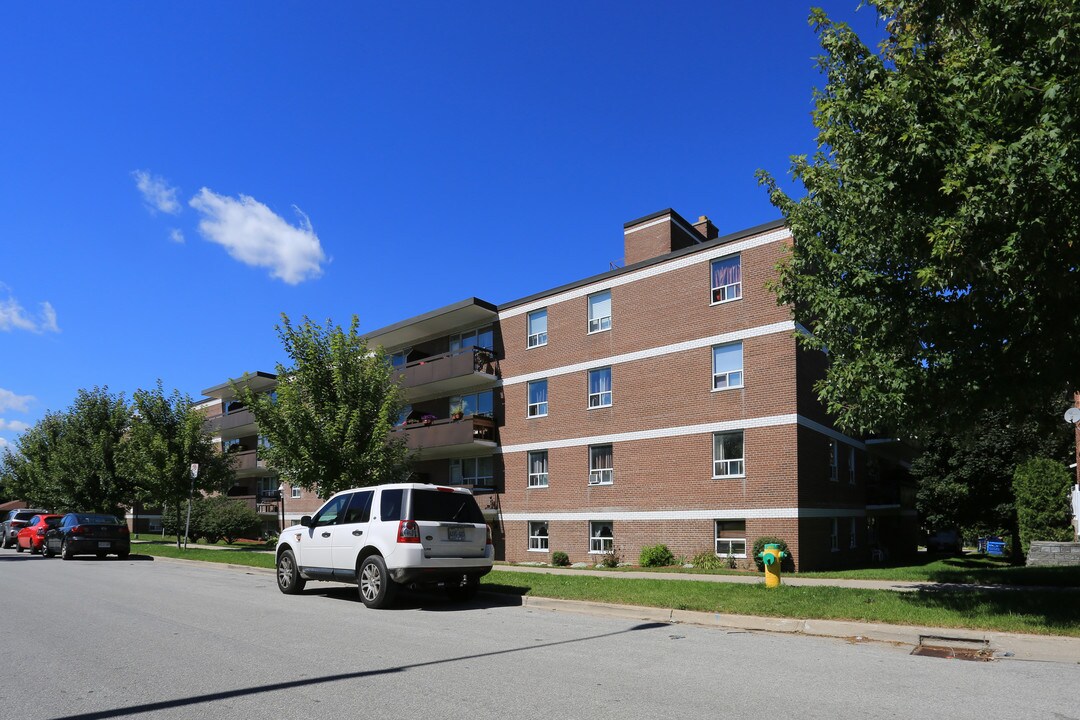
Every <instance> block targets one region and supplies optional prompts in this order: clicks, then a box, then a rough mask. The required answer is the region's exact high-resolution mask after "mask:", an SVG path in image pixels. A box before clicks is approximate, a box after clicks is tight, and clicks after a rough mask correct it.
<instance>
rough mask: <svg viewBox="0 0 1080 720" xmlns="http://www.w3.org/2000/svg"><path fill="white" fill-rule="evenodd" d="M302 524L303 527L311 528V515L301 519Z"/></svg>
mask: <svg viewBox="0 0 1080 720" xmlns="http://www.w3.org/2000/svg"><path fill="white" fill-rule="evenodd" d="M300 524H301V525H303V526H304V527H311V516H310V515H305V516H303V517H302V518H300Z"/></svg>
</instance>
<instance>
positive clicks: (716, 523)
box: [713, 520, 746, 558]
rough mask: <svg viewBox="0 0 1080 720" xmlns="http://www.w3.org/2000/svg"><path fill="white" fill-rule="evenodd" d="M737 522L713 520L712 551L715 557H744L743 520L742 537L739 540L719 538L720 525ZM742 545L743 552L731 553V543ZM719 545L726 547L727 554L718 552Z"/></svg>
mask: <svg viewBox="0 0 1080 720" xmlns="http://www.w3.org/2000/svg"><path fill="white" fill-rule="evenodd" d="M736 522H739V521H738V520H714V521H713V541H714V549H715V552H716V556H717V557H733V558H745V557H746V521H745V520H743V521H742V524H743V536H742V537H741V538H722V537H720V524H721V523H736ZM740 542H741V543H742V546H743V551H742V552H741V553H733V552H732V551H731V544H732V543H740ZM721 545H726V546H727V552H720V547H721Z"/></svg>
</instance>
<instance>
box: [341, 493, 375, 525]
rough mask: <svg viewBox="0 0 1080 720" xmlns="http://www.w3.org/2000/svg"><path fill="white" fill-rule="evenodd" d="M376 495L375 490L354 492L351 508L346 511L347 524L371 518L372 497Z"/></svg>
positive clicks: (366, 520)
mask: <svg viewBox="0 0 1080 720" xmlns="http://www.w3.org/2000/svg"><path fill="white" fill-rule="evenodd" d="M374 496H375V491H374V490H362V491H360V492H355V493H353V494H352V496H351V497H352V499H351V500H350V502H349V509H348V510H346V511H345V520H344V521H343V522H344V523H346V524H349V523H366V522H368V521H369V520H371V499H372V498H373V497H374Z"/></svg>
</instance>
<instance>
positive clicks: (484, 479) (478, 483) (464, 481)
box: [450, 455, 495, 487]
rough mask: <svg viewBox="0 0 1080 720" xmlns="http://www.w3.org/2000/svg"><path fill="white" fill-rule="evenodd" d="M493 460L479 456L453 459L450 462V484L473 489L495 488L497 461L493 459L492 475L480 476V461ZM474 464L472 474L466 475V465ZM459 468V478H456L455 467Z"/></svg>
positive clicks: (485, 456)
mask: <svg viewBox="0 0 1080 720" xmlns="http://www.w3.org/2000/svg"><path fill="white" fill-rule="evenodd" d="M484 459H491V456H489V455H477V456H474V457H464V458H452V459H451V460H450V484H451V485H472V486H473V487H495V461H494V459H491V474H490V475H481V474H480V461H481V460H484ZM470 462H471V463H472V471H473V472H472V474H471V475H466V474H465V466H466V463H470ZM455 466H457V470H458V472H457V477H456V478H455V476H454V467H455Z"/></svg>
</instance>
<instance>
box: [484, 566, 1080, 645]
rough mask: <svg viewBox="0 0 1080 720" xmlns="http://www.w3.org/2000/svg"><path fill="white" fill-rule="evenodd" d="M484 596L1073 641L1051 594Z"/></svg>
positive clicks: (605, 580)
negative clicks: (1064, 637) (951, 629)
mask: <svg viewBox="0 0 1080 720" xmlns="http://www.w3.org/2000/svg"><path fill="white" fill-rule="evenodd" d="M483 587H484V589H486V590H490V591H492V592H501V593H508V594H512V595H532V596H537V597H550V598H562V599H566V600H588V601H593V602H605V603H618V604H622V605H644V606H647V607H660V608H672V609H678V610H698V611H702V612H718V613H731V614H735V615H763V616H768V617H791V618H819V619H828V620H858V621H864V622H879V623H890V624H896V625H930V626H935V627H954V628H968V629H980V630H996V631H1000V632H1022V633H1034V634H1045V635H1071V636H1077V637H1080V609H1077V604H1076V600H1077V599H1078V598H1077V596H1075V595H1073V594H1071V593H1070V594H1069V595H1068V596H1062V594H1061V593H1060V592H1055V591H1038V590H1025V591H1008V590H963V591H949V592H942V591H919V592H905V593H900V592H891V591H885V590H857V589H849V588H834V587H794V586H791V585H784V586H781V587H779V588H775V589H768V588H766V587H765V586H764V585H763V584H762V585H743V584H735V583H713V582H700V581H693V580H645V579H640V580H639V579H634V578H620V577H617V576H614V573H613V576H612V577H594V576H589V575H554V574H552V575H548V574H534V573H528V574H525V573H514V572H507V571H500V570H495V571H493V572H492V573H491V574H489V575H488V576H486V577H485V578H484V584H483Z"/></svg>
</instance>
